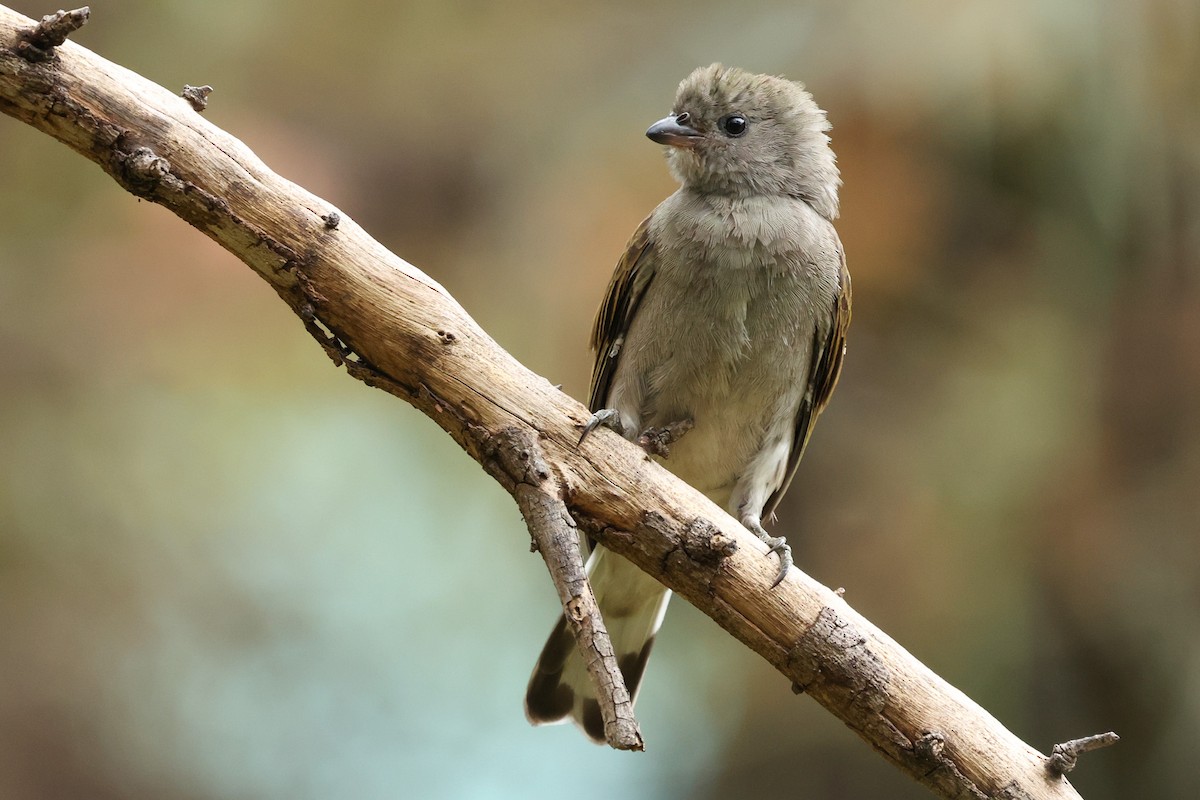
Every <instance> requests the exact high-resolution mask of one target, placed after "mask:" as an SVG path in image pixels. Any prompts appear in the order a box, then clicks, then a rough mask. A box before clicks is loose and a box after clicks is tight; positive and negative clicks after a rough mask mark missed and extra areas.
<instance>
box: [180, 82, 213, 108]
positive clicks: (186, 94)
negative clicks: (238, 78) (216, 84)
mask: <svg viewBox="0 0 1200 800" xmlns="http://www.w3.org/2000/svg"><path fill="white" fill-rule="evenodd" d="M212 90H213V87H211V86H209V85H208V84H205V85H204V86H192V85H191V84H190V83H185V84H184V85H183V91H182V92H180V93H179V96H180V97H182V98H183V99H184V100H187V101H188V103H189V104H190V105H191V106H192V108H194V109H195V110H196V111H203V110H204V109H206V108H208V96H209V95H210V94H212Z"/></svg>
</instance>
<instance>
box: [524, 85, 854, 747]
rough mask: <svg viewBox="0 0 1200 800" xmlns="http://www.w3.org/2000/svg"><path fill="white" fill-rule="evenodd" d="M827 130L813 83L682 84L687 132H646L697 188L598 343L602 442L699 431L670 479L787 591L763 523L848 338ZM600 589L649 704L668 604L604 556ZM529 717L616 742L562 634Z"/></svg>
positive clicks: (648, 237)
mask: <svg viewBox="0 0 1200 800" xmlns="http://www.w3.org/2000/svg"><path fill="white" fill-rule="evenodd" d="M828 130H829V123H828V122H827V121H826V118H825V113H824V112H823V111H822V110H821V109H820V108H818V107H817V105H816V103H815V102H814V101H813V99H812V96H811V95H810V94H809V93H808V92H807V91H805V89H804V87H803V86H801V85H800V84H798V83H794V82H791V81H788V80H785V79H783V78H778V77H774V76H769V75H755V74H751V73H748V72H745V71H743V70H739V69H735V68H727V67H724V66H722V65H720V64H713V65H711V66H708V67H702V68H700V69H697V70H696V71H695V72H693V73H692V74H691V75H690V76H688V77H687V78H686V79H684V81H683V82H682V83H681V84H680V86H679V89H678V92H677V94H676V97H675V105H674V110H673V111H672V114H671V116H669V117H667V118H665V119H663V120H660V121H659V122H657V123H655V124H654V125H652V126H651V127H650V129H649V130H648V131H647V132H646V133H647V136H649V137H650V138H651V139H653V140H654V141H656V142H659V143H661V144H665V145H668V149H667V160H668V164H669V167H670V169H671V172H672V173H673V174H674V176H675V177H676V179H677V180H678V181H679V182H680V184H681V186H680V188H679V190H678V191H676V192H675V193H674V194H673V195H671V196H670V197H668V198H667V199H666V200H664V201H663V202H662V204H660V205H659V206H658V207H657V208H656V209H655V210H654V211H653V212H652V213H651V214H650V216H649V217H647V218H646V220H645V221H644V222H643V223H642V224H641V226H639V228H638V230H637V231H636V232H635V233H634V235H633V238H632V239H631V241H630V244H629V247H628V249H627V251H626V253H625V255H624V256H623V257H622V258H621V260H620V262H619V263H618V264H617V269H616V272H615V273H614V275H613V279H612V282H611V283H610V285H609V288H608V293H607V295H606V296H605V298H604V301H603V303H602V304H601V306H600V311H599V314H598V316H597V319H596V324H595V328H594V330H593V333H592V347H593V349H594V350H595V358H596V362H595V367H594V370H593V375H592V386H591V398H590V404H591V408H592V410H593V411H594V412H596V415H595V416H594V417H593V423H592V425H590V426H589V430H590V428H591V427H594V425H595V424H596V423H603V424H607V425H609V426H610V427H613V428H614V429H616V430H618V431H620V432H622V433H623V434H624V435H626V436H628V437H629V438H633V437H636V436H637V435H638V434H639V433H642V432H643V431H647V430H648V429H655V430H662V429H664V428H667V427H668V426H672V425H676V424H678V423H681V422H684V421H690V422H691V423H692V424H693V427H691V428H690V429H689V430H687V432H686V433H684V434H683V435H682V436H681V437H680V438H679V439H678V440H677V441H675V442H673V443H672V445H671V448H670V456H669V458H667V459H666V460H665V461H664V462H663V463H664V465H665V466H666V467H667V468H668V469H670V470H671V471H672V472H673V473H675V474H676V475H677V476H679V477H680V478H682V479H683V480H685V481H687V482H688V483H690V484H691V485H692V486H694V487H695V488H697V489H699V490H700V491H702V492H704V493H705V494H706V495H707V496H708V497H709V498H710V499H712V500H713V501H714V502H716V503H717V504H719V505H721V506H722V507H724V508H725V509H726V510H728V511H729V513H730V514H732V515H733V516H734V517H736V518H737V519H738V520H740V521H741V522H742V524H743V525H745V526H746V527H747V528H749V529H750V530H751V531H753V532H754V533H756V534H757V535H758V536H759V538H760V539H762V540H763V541H764V542H766V544H767V545H768V548H769V550H770V552H773V553H777V554H778V556H779V559H780V573H779V580H783V578H784V576H785V574H786V571H787V569H788V567H789V566H790V564H791V553H790V550H789V549H788V547H787V545H786V543H785V542H784V540H783V539H782V538H776V537H772V536H770V535H769V534H768V533H767V532H766V531H765V530H764V529H763V526H762V523H763V521H764V520H765V519H768V518H769V517H770V516H771V514H772V512H773V511H774V510H775V508H776V506H777V505H778V504H779V500H780V498H781V497H782V496H783V493H784V492H785V491H786V490H787V487H788V484H789V483H790V481H791V478H792V475H793V474H794V472H795V470H796V466H797V464H798V463H799V461H800V457H801V455H802V454H803V452H804V448H805V446H806V444H807V443H808V438H809V435H810V434H811V432H812V426H813V423H814V422H815V421H816V418H817V416H818V415H819V414H820V412H821V411H822V410H823V409H824V407H825V405H826V403H827V402H828V401H829V398H830V395H831V394H832V392H833V389H834V386H835V384H836V383H837V379H838V376H839V374H840V373H841V367H842V358H843V355H844V353H845V337H846V328H847V326H848V325H849V322H850V275H849V273H848V272H847V271H846V262H845V257H844V255H843V252H842V245H841V241H840V240H839V239H838V235H837V232H836V231H835V230H834V227H833V220H834V219H835V218H836V217H837V214H838V187H839V185H840V182H841V181H840V178H839V173H838V169H837V165H836V162H835V159H834V154H833V151H832V150H831V149H830V147H829V137H828V135H827V131H828ZM588 574H589V577H590V580H591V583H592V587H593V589H594V590H595V592H596V596H597V600H598V601H599V604H600V608H601V612H602V613H603V615H604V619H605V622H606V624H607V626H608V630H609V634H610V635H611V637H612V640H613V645H614V648H615V651H616V654H617V658H618V663H619V664H620V665H621V670H622V674H623V675H624V677H625V681H626V684H627V685H628V688H629V691H630V694H631V696H633V697H634V698H636V696H637V691H638V687H639V685H640V682H641V677H642V674H643V671H644V669H645V665H646V659H647V658H648V657H649V653H650V647H651V645H652V644H653V640H654V635H655V632H656V631H657V629H658V627H659V625H660V624H661V623H662V618H663V614H664V613H665V611H666V605H667V600H668V599H669V598H670V593H669V591H668V590H667V589H666V588H664V587H663V586H662V585H661V584H659V583H658V582H657V581H655V580H654V579H652V578H650V577H649V576H647V575H646V574H645V573H642V572H641V571H639V570H638V569H637V568H635V567H633V566H632V565H631V564H629V563H628V562H626V561H624V560H623V559H621V558H619V557H617V556H613V555H612V554H610V553H607V552H606V551H605V550H604V548H602V547H598V548H596V549H595V550H594V551H593V552H592V554H591V557H590V558H589V559H588ZM777 582H778V581H777ZM525 708H526V714H527V716H528V717H529V719H530V721H531V722H533V723H535V724H542V723H553V722H560V721H564V720H565V719H568V718H572V719H574V720H575V721H576V722H577V723H579V724H580V725H581V726H582V727H583V729H584V731H585V732H586V733H587V734H588V736H590V737H591V738H592V739H594V740H596V741H603V740H604V730H603V722H602V720H601V719H600V711H599V705H598V703H597V701H596V699H595V696H594V694H593V692H592V689H591V687H590V685H589V683H588V678H587V674H586V671H585V669H584V667H583V663H582V660H581V658H580V657H579V655H578V653H577V652H576V649H575V646H574V641H573V640H572V638H571V635H570V633H569V631H568V630H567V628H566V625H565V621H564V620H560V621H559V624H558V625H557V626H556V627H555V630H554V632H553V633H552V634H551V636H550V639H549V640H548V641H547V643H546V646H545V648H544V649H543V651H542V655H541V657H540V658H539V660H538V664H537V666H536V667H535V669H534V673H533V676H532V677H531V679H530V682H529V688H528V691H527V694H526V700H525Z"/></svg>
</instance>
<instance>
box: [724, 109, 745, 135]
mask: <svg viewBox="0 0 1200 800" xmlns="http://www.w3.org/2000/svg"><path fill="white" fill-rule="evenodd" d="M717 124H718V125H720V126H721V130H723V131H725V135H726V136H732V137H737V136H741V135H742V134H744V133H745V132H746V128H747V127H748V126H749V124H750V123H748V122H746V118H745V117H743V116H742V115H741V114H730V115H729V116H728V117H721V121H720V122H718V123H717Z"/></svg>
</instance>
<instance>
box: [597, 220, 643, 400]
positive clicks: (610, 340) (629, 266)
mask: <svg viewBox="0 0 1200 800" xmlns="http://www.w3.org/2000/svg"><path fill="white" fill-rule="evenodd" d="M653 251H654V244H653V242H651V240H650V217H646V218H645V219H644V220H642V224H641V225H639V226H638V229H637V230H636V231H634V233H633V238H631V239H630V240H629V246H628V247H627V248H626V249H625V253H624V255H622V256H621V260H620V261H618V262H617V269H616V271H615V272H614V273H613V277H612V281H611V282H610V283H609V284H608V291H607V292H605V294H604V301H603V302H602V303H600V310H599V311H598V312H597V313H596V324H595V326H594V327H593V328H592V349H593V350H594V351H595V354H596V363H595V364H594V365H593V367H592V388H591V393H590V394H589V395H588V406H589V407H590V408H591V410H592V411H599V410H600V409H602V408H604V404H605V403H606V402H607V401H608V390H609V387H610V385H611V384H612V379H613V373H615V372H616V369H617V359H618V358H619V357H620V354H621V348H622V346H623V345H624V344H625V334H626V333H628V332H629V324H630V322H632V321H633V317H634V314H636V313H637V307H638V305H639V304H640V303H641V302H642V298H643V297H644V296H645V294H646V288H647V287H648V286H649V285H650V282H651V281H652V280H653V279H654V265H653V258H652V257H651V255H652V253H653Z"/></svg>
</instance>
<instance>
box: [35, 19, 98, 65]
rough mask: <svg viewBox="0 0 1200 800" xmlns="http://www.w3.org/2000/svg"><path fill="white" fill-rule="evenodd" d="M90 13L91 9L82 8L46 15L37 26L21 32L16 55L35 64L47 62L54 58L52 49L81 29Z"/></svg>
mask: <svg viewBox="0 0 1200 800" xmlns="http://www.w3.org/2000/svg"><path fill="white" fill-rule="evenodd" d="M91 13H92V11H91V9H90V8H88V7H87V6H84V7H83V8H77V9H75V10H74V11H58V12H56V13H54V14H47V15H46V16H44V17H42V21H41V22H39V23H38V24H37V25H34V26H33V27H32V28H29V29H27V30H24V31H22V32H21V41H20V42H18V43H17V48H16V49H17V55H19V56H20V57H21V58H23V59H25V60H26V61H31V62H35V63H36V62H42V61H49V60H50V59H52V58H54V48H56V47H58V46H59V45H61V44H62V43H63V42H65V41H66V40H67V37H68V36H70V35H71V34H72V33H74V32H75V31H77V30H79V29H80V28H82V27H83V25H84V23H86V22H87V21H88V17H89V16H91Z"/></svg>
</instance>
